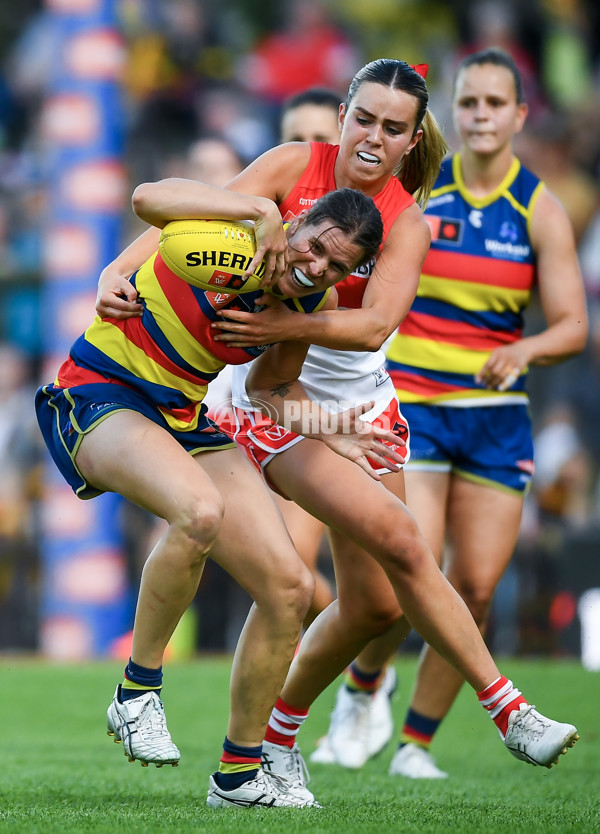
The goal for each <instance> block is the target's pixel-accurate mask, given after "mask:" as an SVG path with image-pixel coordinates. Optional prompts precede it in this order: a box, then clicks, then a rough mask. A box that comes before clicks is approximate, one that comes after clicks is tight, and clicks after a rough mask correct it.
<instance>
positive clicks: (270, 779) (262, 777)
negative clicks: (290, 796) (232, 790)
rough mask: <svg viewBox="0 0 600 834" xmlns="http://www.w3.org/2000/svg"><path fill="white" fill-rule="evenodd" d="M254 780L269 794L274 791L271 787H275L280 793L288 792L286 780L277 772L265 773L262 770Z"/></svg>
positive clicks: (288, 786) (288, 787)
mask: <svg viewBox="0 0 600 834" xmlns="http://www.w3.org/2000/svg"><path fill="white" fill-rule="evenodd" d="M254 781H255V782H256V783H257V784H258V785H260V787H261V789H262V790H265V791H266V792H267V793H269V794H273V793H275V791H273V790H272V788H273V787H275V788H277V790H278V791H279V792H280V793H289V792H290V785H289V782H288V780H287V779H286V778H285V777H284V776H279V774H277V773H271V772H269V773H266V772H265V771H264V770H263V771H261V772H260V773H259V774H258V775H257V777H256V779H255V780H254Z"/></svg>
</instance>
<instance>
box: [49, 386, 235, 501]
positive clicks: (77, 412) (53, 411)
mask: <svg viewBox="0 0 600 834" xmlns="http://www.w3.org/2000/svg"><path fill="white" fill-rule="evenodd" d="M35 411H36V414H37V419H38V423H39V426H40V429H41V432H42V435H43V437H44V441H45V443H46V446H47V447H48V450H49V452H50V454H51V455H52V459H53V460H54V463H55V464H56V465H57V467H58V468H59V470H60V472H61V474H62V476H63V477H64V478H65V480H66V481H67V482H68V483H69V485H70V487H71V489H72V490H73V492H74V493H75V494H76V495H77V496H78V497H79V498H94V497H95V496H96V495H99V494H100V493H101V492H102V490H99V489H95V488H94V487H92V486H90V485H89V484H87V482H86V481H85V478H84V477H83V476H82V474H81V472H80V471H79V470H78V468H77V465H76V463H75V456H76V454H77V450H78V449H79V444H80V443H81V440H82V438H83V436H84V435H85V434H87V433H88V432H90V431H91V430H92V429H93V428H94V427H95V426H97V425H98V424H99V423H101V422H102V420H104V419H105V418H106V417H108V416H109V415H110V414H114V413H115V412H116V411H138V412H139V413H140V414H143V415H144V416H145V417H147V418H148V419H149V420H152V422H154V423H157V425H159V426H161V428H163V429H164V430H165V431H167V432H168V433H169V434H170V435H172V437H174V438H175V440H177V442H178V443H179V444H181V446H183V448H184V449H185V450H186V451H187V452H189V453H190V454H191V455H195V454H197V453H198V452H209V451H216V450H218V449H219V450H220V449H235V448H236V444H235V443H234V442H233V441H232V440H231V439H230V438H229V437H227V435H226V434H223V432H221V431H220V430H219V429H218V428H217V426H216V425H215V423H213V421H212V420H210V419H209V418H208V417H207V416H206V411H207V409H206V406H204V405H203V406H202V410H201V412H200V416H199V418H198V426H197V428H195V429H191V430H190V431H177V430H176V429H173V428H171V426H169V424H168V423H167V421H166V420H165V418H164V417H163V415H162V414H161V412H160V411H159V409H158V408H157V407H156V406H155V405H154V404H153V403H152V402H151V401H150V400H149V399H148V398H147V397H145V396H144V395H143V394H141V393H140V392H139V391H135V390H133V389H132V388H126V387H125V386H123V385H115V384H113V383H108V382H107V383H90V384H87V385H77V386H74V387H72V388H57V387H56V386H54V385H44V386H42V387H41V388H38V391H37V393H36V396H35Z"/></svg>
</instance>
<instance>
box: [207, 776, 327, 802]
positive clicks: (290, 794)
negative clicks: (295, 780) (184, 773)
mask: <svg viewBox="0 0 600 834" xmlns="http://www.w3.org/2000/svg"><path fill="white" fill-rule="evenodd" d="M214 776H215V774H213V775H212V776H211V777H210V779H209V783H208V796H207V798H206V804H207V805H208V807H209V808H227V807H237V808H255V807H256V806H266V807H267V808H319V807H320V805H319V804H318V803H317V802H315V800H314V798H313V799H312V800H310V799H308V797H305V798H302V797H301V796H298V794H296V793H295V792H294V791H293V789H292V786H291V784H290V783H289V782H288V781H287V779H282V778H281V777H280V776H277V775H276V774H275V773H265V772H264V771H263V770H259V771H258V773H257V775H256V777H255V778H254V779H250V780H249V781H248V782H244V783H243V784H242V785H240V786H239V788H234V789H233V790H231V791H225V790H223V789H222V788H220V787H219V786H218V785H217V783H216V781H215V778H214ZM307 793H308V794H309V795H310V796H311V797H312V794H311V793H310V791H307Z"/></svg>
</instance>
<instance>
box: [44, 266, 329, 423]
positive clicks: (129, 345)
mask: <svg viewBox="0 0 600 834" xmlns="http://www.w3.org/2000/svg"><path fill="white" fill-rule="evenodd" d="M132 283H133V284H134V286H135V287H136V289H137V291H138V293H139V301H140V302H141V303H142V305H143V313H142V316H141V317H139V318H128V319H125V320H123V321H120V320H118V319H113V318H104V319H101V318H100V317H98V316H97V317H96V318H95V319H94V321H93V323H92V324H91V326H90V327H88V329H87V330H86V331H85V333H84V334H83V335H82V336H80V338H79V339H78V340H77V341H76V342H75V343H74V345H73V346H72V348H71V351H70V353H69V358H68V359H67V361H66V362H65V363H64V364H63V366H62V367H61V368H60V370H59V372H58V376H57V378H56V382H55V385H57V386H58V387H60V388H70V387H73V386H76V385H84V384H86V383H100V382H102V383H106V382H111V383H115V384H117V385H125V386H127V387H129V388H133V389H135V390H136V391H139V392H141V393H143V394H144V395H145V396H146V397H147V398H148V399H149V400H151V402H152V403H153V404H154V405H156V406H157V407H158V408H159V410H160V411H161V413H162V414H163V416H164V417H165V419H166V421H167V423H168V424H169V425H170V426H171V427H172V428H173V429H176V430H178V431H186V430H194V429H195V428H196V427H197V424H198V416H199V414H200V410H201V404H202V400H203V398H204V395H205V394H206V389H207V386H208V385H209V383H210V382H211V380H213V379H215V377H216V376H217V374H218V373H219V371H220V370H222V368H224V367H225V365H229V364H238V363H242V362H248V361H249V360H250V359H252V358H254V357H255V356H258V355H260V354H261V353H262V352H263V351H264V350H266V349H267V348H268V347H269V346H268V345H263V346H261V347H251V348H237V347H231V346H228V345H227V344H226V343H224V342H216V341H215V340H214V335H216V333H217V331H213V330H212V329H211V327H210V325H211V322H213V321H216V320H217V312H218V311H219V310H222V309H223V308H225V307H227V308H228V309H236V310H244V311H245V312H256V311H258V310H260V309H261V307H259V306H258V305H257V304H256V299H257V298H258V297H259V296H260V295H262V293H263V290H260V289H259V290H255V291H253V292H249V293H242V294H239V295H232V294H226V293H219V292H206V291H204V290H202V289H199V288H198V287H194V286H192V285H191V284H188V283H186V282H185V281H184V280H183V279H181V278H179V277H178V276H177V275H175V274H174V273H173V272H171V270H170V269H169V268H168V267H167V266H166V265H165V263H164V261H163V260H162V258H161V256H160V254H158V253H156V254H155V255H153V256H152V257H151V258H150V259H149V260H148V261H146V263H145V264H144V265H143V266H142V267H140V269H139V270H138V271H137V272H136V273H135V275H134V276H133V277H132ZM328 294H329V290H327V291H325V292H319V293H314V294H312V295H309V296H305V297H304V298H294V299H292V298H288V299H283V301H284V303H285V304H287V306H289V307H290V308H291V309H292V310H296V311H299V312H306V313H310V312H314V311H316V310H318V309H320V308H321V307H322V305H323V304H324V303H325V301H326V299H327V296H328Z"/></svg>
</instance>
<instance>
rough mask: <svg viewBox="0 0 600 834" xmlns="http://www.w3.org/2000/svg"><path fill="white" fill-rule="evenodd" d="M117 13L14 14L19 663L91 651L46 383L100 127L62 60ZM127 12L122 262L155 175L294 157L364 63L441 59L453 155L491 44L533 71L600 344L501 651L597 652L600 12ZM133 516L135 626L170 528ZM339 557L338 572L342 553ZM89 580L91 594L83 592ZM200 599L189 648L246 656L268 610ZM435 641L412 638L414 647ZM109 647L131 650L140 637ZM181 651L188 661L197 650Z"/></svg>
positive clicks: (198, 173)
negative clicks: (298, 139) (292, 128)
mask: <svg viewBox="0 0 600 834" xmlns="http://www.w3.org/2000/svg"><path fill="white" fill-rule="evenodd" d="M98 5H102V3H100V2H99V0H48V2H46V3H43V2H40V0H19V3H16V4H8V3H4V4H2V6H1V8H0V460H1V467H0V650H2V651H39V652H42V653H44V654H48V655H50V656H55V657H70V656H77V654H78V652H79V653H81V652H82V651H83V649H82V648H81V645H80V644H78V643H77V641H76V640H75V641H74V645H75V648H72V647H73V642H70V641H69V639H68V636H69V634H70V633H71V632H69V631H68V629H67V630H66V631H63V632H60V630H59V632H60V634H61V635H62V636H61V638H60V639H58V638H57V639H56V640H55V641H54V642H53V641H52V639H51V637H50V636H49V635H51V634H54V635H55V636H56V634H57V633H59V632H57V630H56V627H55V629H54V631H52V630H48V628H46V630H44V629H45V626H46V625H47V624H45V618H47V617H48V616H50V614H52V616H55V618H56V611H55V610H53V611H50V613H49V608H48V604H47V602H45V600H46V593H47V586H48V585H49V584H51V583H52V582H53V581H54V580H55V577H54V576H53V575H52V569H51V567H49V564H50V563H49V561H48V560H47V559H46V558H45V556H44V551H43V547H42V546H41V543H43V542H44V540H45V538H46V537H47V535H48V529H49V528H52V524H53V521H54V522H55V521H56V518H55V516H56V514H58V515H60V513H67V514H69V513H72V514H73V518H75V514H76V513H78V512H80V511H79V510H77V509H76V508H75V503H77V502H76V501H75V499H73V502H75V503H66V504H63V505H62V509H60V510H57V509H56V505H55V504H54V503H53V500H54V498H55V495H54V493H52V490H56V489H58V488H57V487H56V481H52V480H48V477H47V474H46V472H47V469H46V467H47V462H46V458H45V455H44V453H43V451H42V448H41V442H40V438H39V436H38V432H37V426H36V424H35V419H34V414H33V407H32V400H33V393H34V391H35V388H36V387H37V385H38V384H40V383H41V382H49V381H50V380H51V379H52V378H53V376H54V372H55V370H56V367H57V366H56V365H54V366H53V360H52V358H51V357H49V355H48V354H49V351H48V344H47V342H46V341H45V336H44V334H45V333H47V332H48V329H49V328H51V327H52V325H53V311H52V308H51V307H49V306H48V304H47V303H46V295H45V288H46V287H47V283H48V271H49V262H51V264H52V265H53V266H56V261H57V260H58V261H59V262H61V263H64V262H65V260H68V258H69V255H70V252H71V249H70V247H71V246H72V245H73V246H74V245H75V244H76V243H77V241H76V240H75V241H74V240H73V239H72V238H68V237H67V238H61V239H60V241H59V242H57V240H56V238H55V239H53V240H50V241H49V240H48V236H47V230H48V228H49V224H50V225H51V216H52V212H53V210H54V203H53V199H52V196H51V195H52V189H53V188H54V187H55V183H54V182H53V176H54V172H55V169H54V168H53V163H54V162H55V157H56V135H57V134H61V132H62V134H63V135H64V133H65V131H67V132H68V131H73V133H74V134H77V135H78V136H79V137H80V138H81V141H82V142H83V141H85V132H86V129H87V123H86V113H85V111H82V110H81V108H79V109H77V108H78V104H80V102H79V103H78V102H76V101H75V100H74V99H73V100H72V101H70V100H69V99H68V97H67V99H63V100H62V101H61V104H60V107H59V108H58V112H57V110H56V108H54V110H53V111H52V112H49V108H48V107H47V102H48V97H49V95H50V94H51V89H50V88H51V83H52V78H53V71H54V68H55V66H56V63H57V61H58V60H59V57H58V52H57V51H58V50H60V49H61V48H62V47H61V42H60V37H59V35H60V31H61V29H60V25H59V24H60V16H61V14H66V13H69V14H75V15H85V14H86V13H88V12H89V13H94V11H95V9H96V8H97V7H98ZM109 5H110V8H111V16H112V17H113V23H114V30H113V31H112V39H111V40H109V41H107V42H106V43H105V44H104V47H103V49H104V50H105V52H104V53H103V55H104V56H105V57H106V54H107V52H110V53H111V55H112V58H113V65H116V66H118V72H117V75H116V85H117V94H118V102H119V106H118V116H115V131H116V132H117V133H118V134H119V136H120V137H121V139H120V143H119V145H118V148H119V150H118V160H117V162H118V166H119V167H118V171H119V177H120V178H115V179H114V180H111V176H113V175H114V172H115V170H116V169H114V168H111V169H110V171H109V174H111V176H108V177H106V176H105V177H103V188H104V197H105V199H109V200H110V204H111V207H112V208H113V209H114V210H115V213H116V215H117V217H118V224H117V227H116V228H117V230H118V231H117V237H118V240H117V241H116V242H114V243H113V244H112V245H113V248H114V249H115V251H114V252H112V255H111V257H112V256H114V255H116V253H117V252H116V249H118V248H120V247H122V246H123V245H125V244H126V243H128V242H129V241H130V240H132V239H133V237H135V236H136V235H137V234H138V233H139V232H141V231H142V226H141V225H140V223H139V221H137V220H136V219H135V217H134V215H133V214H132V212H131V210H130V206H129V195H130V193H131V191H132V190H133V188H134V187H135V186H136V185H137V184H138V183H139V182H141V181H144V180H154V179H158V178H161V177H164V176H173V175H175V176H189V177H195V178H198V179H203V180H205V181H211V182H215V183H216V184H222V183H224V182H225V181H227V179H229V177H230V176H232V175H233V174H235V173H236V172H237V170H239V168H240V166H242V165H244V164H245V163H247V162H249V161H250V160H252V159H253V158H255V157H256V156H257V155H258V154H260V153H261V152H262V151H264V150H266V149H267V148H269V147H270V146H272V145H273V144H276V143H277V141H278V119H279V115H280V112H281V106H282V102H283V101H284V100H285V99H286V98H287V97H288V96H289V95H291V94H293V93H296V92H298V91H300V90H303V89H305V88H307V87H311V86H315V85H318V86H325V87H328V88H331V89H334V90H337V91H338V92H339V93H341V94H342V95H344V94H345V93H346V91H347V88H348V84H349V81H350V80H351V78H352V76H353V75H354V73H355V72H356V71H357V70H358V69H359V68H360V66H362V64H364V63H365V62H366V61H369V60H372V59H374V58H377V57H395V58H402V59H404V60H406V61H408V62H409V63H422V62H427V63H428V64H429V65H430V72H429V76H428V86H429V89H430V94H431V100H430V105H431V109H432V110H433V112H434V114H435V115H436V117H437V119H438V121H439V122H440V123H441V124H442V126H443V128H444V131H445V133H446V136H447V139H448V142H449V144H450V146H451V147H452V148H453V147H455V144H456V141H455V137H454V135H453V130H452V125H451V117H450V97H451V80H452V76H453V72H454V69H455V67H456V65H457V62H458V61H459V60H460V59H461V58H462V57H463V56H464V55H465V54H467V53H468V52H471V51H475V50H477V49H480V48H482V47H484V46H487V45H498V46H502V47H504V48H505V49H507V50H508V51H509V52H511V54H512V55H513V56H514V57H515V59H516V61H517V63H518V65H519V67H520V69H521V72H522V74H523V78H524V83H525V90H526V96H527V101H528V104H529V108H530V115H529V118H528V121H527V124H526V128H525V131H524V133H523V135H522V136H521V137H520V139H519V142H518V146H517V149H518V153H519V155H520V156H521V158H522V160H523V162H524V163H525V164H526V165H528V166H529V167H530V168H531V169H532V170H533V171H534V172H535V173H536V174H538V175H539V176H540V177H542V178H543V179H544V180H545V181H546V182H547V184H548V185H549V187H550V188H551V190H552V191H554V193H555V194H556V195H557V196H558V197H559V198H560V199H561V200H562V202H563V203H564V205H565V207H566V210H567V212H568V213H569V215H570V217H571V220H572V223H573V226H574V229H575V234H576V237H577V242H578V246H579V255H580V259H581V267H582V271H583V276H584V280H585V284H586V288H587V295H588V303H589V312H590V319H591V335H590V339H589V344H588V347H587V349H586V351H585V353H584V354H583V355H582V356H580V357H578V358H576V359H573V360H571V361H569V362H566V363H564V364H562V365H560V366H558V367H556V368H544V369H542V370H539V371H537V370H536V369H534V370H533V372H532V374H531V386H530V392H531V398H532V416H533V421H534V428H535V445H536V473H535V477H534V482H533V488H532V491H531V494H530V496H529V497H528V501H527V504H526V512H525V517H524V521H523V526H522V534H521V539H520V542H519V546H518V549H517V553H516V555H515V559H514V560H513V563H512V565H511V567H510V569H509V571H508V572H507V574H506V577H505V578H504V580H503V581H502V584H501V586H500V588H499V590H498V593H497V598H496V603H495V607H494V614H493V617H492V625H491V632H490V637H489V640H490V643H491V646H492V648H493V650H494V651H496V652H498V653H504V654H514V655H517V654H521V655H527V654H544V655H553V656H569V655H578V654H579V653H580V649H581V639H580V632H581V621H580V617H579V614H578V605H581V599H582V595H583V594H584V592H586V591H588V590H589V589H593V588H597V587H600V476H599V473H600V428H599V427H600V211H599V209H600V200H599V196H600V4H599V3H598V2H597V0H529V2H527V3H523V2H517V1H516V0H514V2H512V0H377V2H374V3H365V2H364V0H360V1H359V0H289V2H286V3H280V2H277V0H228V2H226V3H222V2H217V0H113V2H111V3H110V4H109ZM57 21H58V23H57ZM115 56H116V57H115ZM100 63H101V62H100ZM53 141H54V144H53ZM111 172H112V173H111ZM84 187H85V186H84ZM95 187H96V188H98V184H97V183H95ZM111 189H112V190H111ZM109 192H110V193H109ZM107 195H108V196H107ZM49 218H50V219H49ZM109 259H110V257H109V258H108V260H109ZM96 277H97V276H96ZM69 286H71V285H69ZM86 291H87V293H88V294H87V295H86V296H85V299H86V302H85V304H83V302H82V304H81V305H80V309H79V311H78V316H79V318H78V320H77V322H76V323H74V324H73V329H74V332H73V335H76V334H78V333H79V332H80V331H81V330H83V329H84V327H85V324H86V321H87V320H89V319H90V317H91V316H92V315H93V313H94V310H93V299H94V296H95V285H94V286H87V287H86ZM540 315H541V314H540V313H539V308H537V307H536V305H535V304H534V305H533V306H532V308H531V310H530V314H529V326H530V327H531V328H533V329H535V328H536V327H539V326H540ZM65 501H67V502H68V501H70V499H65ZM79 503H81V502H79ZM65 508H66V509H65ZM52 513H54V514H55V516H53V517H51V516H52ZM111 514H114V516H115V519H116V520H115V524H117V525H118V528H119V531H120V535H121V540H122V554H123V560H122V565H123V571H124V574H123V576H124V578H123V577H122V578H121V580H119V581H120V582H121V583H122V584H123V583H124V586H123V587H124V589H125V591H124V593H125V597H126V598H127V600H129V602H128V605H129V608H128V609H127V612H126V615H125V618H124V621H123V622H124V624H125V626H126V625H127V622H126V621H127V619H128V618H129V620H130V619H131V617H132V613H133V612H132V609H131V600H133V599H135V587H136V583H137V578H138V577H139V571H140V569H141V561H142V559H143V556H144V555H145V553H146V552H147V541H148V537H149V536H150V535H151V531H152V523H151V520H150V519H148V518H146V517H145V516H144V514H143V513H141V512H139V511H136V510H135V509H134V508H132V507H129V506H126V505H125V504H124V502H122V503H121V504H118V505H116V509H114V510H111ZM49 519H50V520H49ZM77 523H81V522H77ZM76 526H77V525H76V523H75V522H73V527H76ZM322 556H323V569H324V571H325V572H328V573H329V575H331V571H330V568H329V565H328V561H327V545H326V543H325V542H324V544H323V554H322ZM94 565H95V566H96V569H97V570H98V571H99V575H98V576H96V575H94V573H93V571H94ZM85 571H86V573H85V576H84V573H83V571H80V572H79V574H78V573H77V571H76V570H73V571H71V573H70V577H69V582H68V583H67V584H68V585H69V589H70V591H69V592H70V593H71V595H72V598H73V599H75V600H77V599H78V594H79V602H86V600H87V601H88V602H89V601H90V600H91V602H96V603H97V602H98V599H94V595H93V594H91V591H90V586H94V583H96V582H97V583H99V584H98V585H97V587H100V586H102V583H103V582H104V583H105V585H106V584H108V585H110V580H109V579H107V576H108V575H109V572H108V571H107V568H106V563H105V562H102V561H101V560H100V559H99V558H98V559H97V560H96V562H95V563H94V561H93V560H91V561H90V560H88V562H87V563H86V567H85ZM90 572H91V573H90ZM78 576H80V577H82V578H81V581H82V584H83V586H85V588H86V591H85V592H83V591H80V590H78V584H77V583H78ZM86 594H87V597H86ZM90 594H91V596H90ZM73 599H72V600H71V602H72V601H73ZM101 601H102V600H101V599H100V602H101ZM197 602H198V605H197V606H195V616H194V617H193V618H192V619H191V620H190V621H189V623H188V626H187V628H188V635H187V637H186V638H185V640H182V641H181V645H182V646H186V647H187V650H188V651H189V650H190V649H191V650H196V649H197V650H203V651H223V650H225V651H229V650H231V649H232V648H233V646H234V645H235V641H236V639H237V635H238V633H239V628H240V625H241V623H242V622H243V619H244V617H245V614H246V611H247V608H248V604H249V602H248V600H247V599H246V598H245V596H244V594H243V592H242V591H240V590H239V589H237V588H236V587H235V586H233V585H232V583H231V581H230V580H229V579H228V578H227V577H226V576H225V574H222V573H220V572H219V571H218V570H217V569H216V568H215V566H213V565H209V566H208V568H207V571H206V575H205V577H204V579H203V582H202V586H201V589H200V591H199V594H198V598H197ZM59 614H60V612H59ZM59 619H60V616H59ZM55 626H56V623H55ZM129 627H130V626H129ZM124 630H125V631H126V627H125V628H124ZM77 646H79V648H77ZM415 646H416V641H412V640H411V639H409V641H408V643H407V645H406V648H405V650H408V651H410V650H411V648H413V647H415ZM105 648H106V651H112V652H114V653H118V652H119V641H118V640H117V641H113V642H112V643H111V644H110V646H106V647H105ZM103 650H104V649H103ZM178 650H179V651H185V650H186V649H178V648H177V642H175V643H174V652H175V653H176V652H177V651H178Z"/></svg>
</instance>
